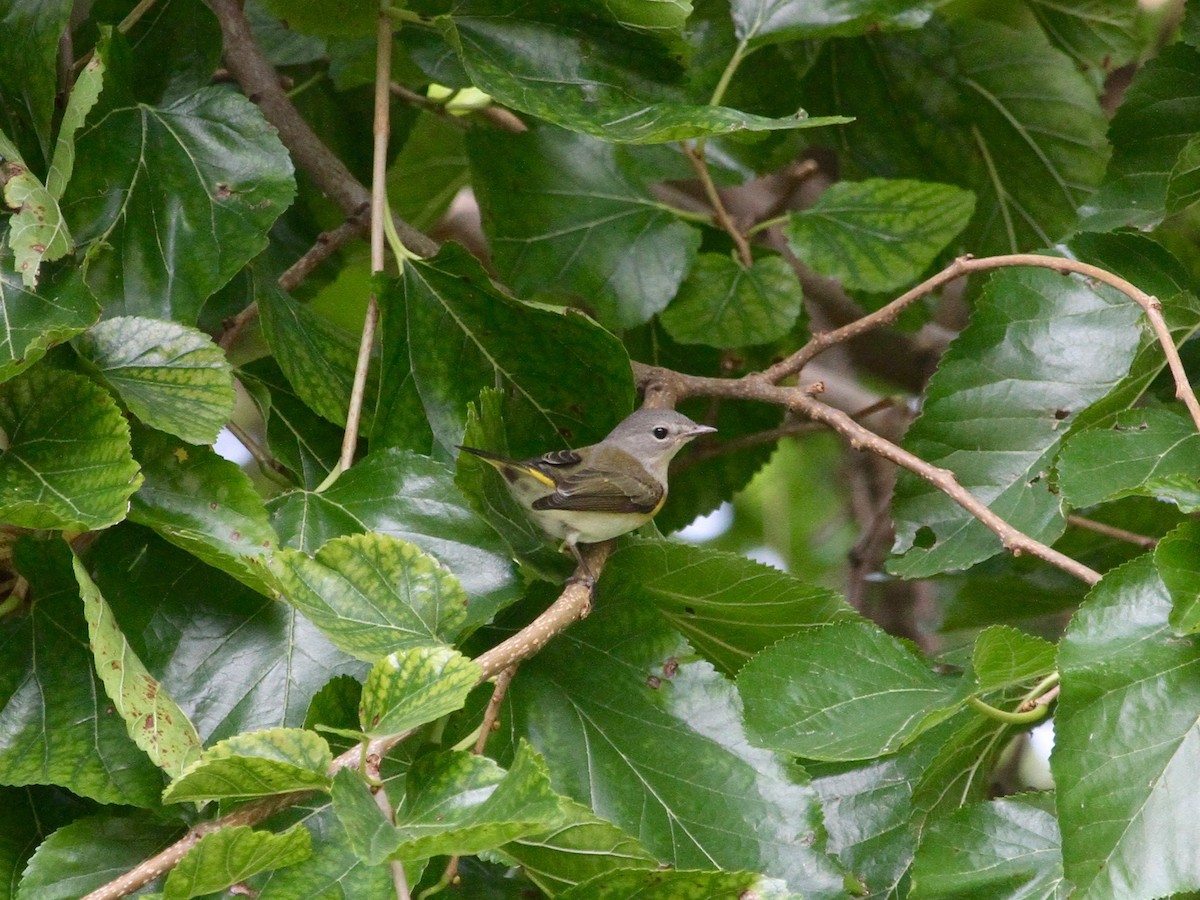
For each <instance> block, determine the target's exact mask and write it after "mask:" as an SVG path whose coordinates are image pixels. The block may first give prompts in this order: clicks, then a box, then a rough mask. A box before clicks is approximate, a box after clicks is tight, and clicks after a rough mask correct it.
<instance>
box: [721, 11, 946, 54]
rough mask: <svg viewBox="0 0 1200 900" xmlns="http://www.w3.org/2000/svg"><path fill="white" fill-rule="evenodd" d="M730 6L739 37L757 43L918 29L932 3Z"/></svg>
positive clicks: (926, 19) (924, 20)
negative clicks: (899, 29)
mask: <svg viewBox="0 0 1200 900" xmlns="http://www.w3.org/2000/svg"><path fill="white" fill-rule="evenodd" d="M731 5H732V7H733V24H734V26H735V28H736V32H737V37H738V39H739V40H744V41H747V42H749V43H750V44H751V45H752V46H759V45H761V44H765V43H771V42H775V41H789V40H795V39H797V38H806V37H817V36H831V35H838V34H847V35H853V34H864V33H866V32H868V31H876V30H880V29H882V30H893V29H898V28H920V27H921V26H922V25H924V24H925V22H926V21H928V19H929V15H930V12H931V11H932V9H933V7H934V5H935V4H932V3H913V2H912V0H850V2H846V0H816V2H813V0H809V2H805V3H780V2H778V0H734V2H733V3H732V4H731Z"/></svg>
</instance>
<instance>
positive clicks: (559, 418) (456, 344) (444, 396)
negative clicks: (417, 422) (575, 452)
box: [372, 244, 633, 455]
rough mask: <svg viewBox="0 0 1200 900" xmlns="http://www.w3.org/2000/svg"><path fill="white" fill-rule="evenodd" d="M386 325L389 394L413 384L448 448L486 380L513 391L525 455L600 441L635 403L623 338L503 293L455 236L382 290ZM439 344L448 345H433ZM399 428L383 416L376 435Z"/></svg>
mask: <svg viewBox="0 0 1200 900" xmlns="http://www.w3.org/2000/svg"><path fill="white" fill-rule="evenodd" d="M382 328H383V338H382V339H383V374H382V377H381V381H382V384H381V389H380V396H381V398H385V397H389V396H390V395H392V394H393V393H397V392H400V391H403V390H404V389H405V386H406V385H411V386H412V388H414V389H415V390H416V392H417V394H418V395H419V397H420V401H419V402H420V407H418V408H417V410H416V412H417V414H418V415H421V416H423V417H424V418H427V419H428V421H429V425H430V426H432V428H433V435H434V438H435V440H436V441H437V443H438V444H439V445H440V447H441V449H443V450H444V451H445V452H446V453H447V454H453V453H455V452H456V451H455V449H454V448H455V445H456V444H458V443H459V442H460V441H461V440H462V435H463V430H464V428H465V425H466V416H467V405H468V404H469V403H473V402H475V400H476V399H477V398H478V397H479V392H480V390H481V389H483V388H485V387H493V388H499V389H501V390H504V391H505V392H507V393H508V395H509V396H510V398H511V399H510V401H509V404H508V409H507V410H506V413H505V421H506V424H507V427H508V431H509V434H510V435H512V436H513V438H514V439H515V440H517V441H520V442H522V443H521V444H519V445H518V446H517V447H516V448H515V449H516V450H517V451H518V452H519V453H520V454H522V455H529V454H532V453H533V452H535V451H536V452H545V451H546V450H548V449H552V448H554V447H555V446H556V445H560V444H561V442H563V441H566V442H567V443H568V444H569V445H571V446H582V445H584V444H588V443H591V442H593V441H596V440H599V439H600V438H601V437H603V436H604V435H605V434H607V433H608V431H609V429H611V428H612V427H613V426H614V425H616V424H617V423H618V422H619V421H620V420H621V419H622V418H624V417H625V415H626V414H627V413H628V412H629V411H630V410H631V409H632V407H633V375H632V373H631V372H630V368H629V357H628V355H627V354H626V352H625V349H624V348H623V347H622V346H621V343H620V341H618V340H617V339H616V338H615V337H614V336H613V335H611V334H609V333H608V332H606V331H605V330H604V329H602V328H600V327H599V326H597V325H596V324H595V323H594V322H591V321H589V320H588V319H586V318H585V317H583V316H581V315H579V314H578V313H576V312H573V311H570V310H566V311H559V310H554V309H548V308H546V307H542V306H536V305H533V304H528V303H521V302H519V301H516V300H513V299H512V298H510V297H507V296H505V295H504V294H502V293H501V292H500V290H499V289H498V288H496V287H495V286H494V285H492V284H491V282H490V281H489V280H488V277H487V274H486V273H485V272H484V270H483V268H482V267H481V266H480V264H479V262H478V261H477V260H475V259H474V258H473V257H472V256H471V255H470V254H468V253H467V252H466V250H464V249H463V248H462V247H459V246H457V245H454V244H448V245H446V246H445V247H443V248H442V250H441V252H440V253H439V254H438V255H437V256H436V257H434V258H433V259H431V260H422V261H419V262H418V261H414V262H411V263H409V264H408V265H406V266H405V267H404V274H403V275H402V277H401V280H400V281H399V282H398V283H396V285H395V289H394V290H388V291H385V292H384V296H383V325H382ZM433 346H444V347H446V348H447V352H445V353H430V352H429V351H428V348H429V347H433ZM451 347H453V349H452V350H450V349H449V348H451ZM380 418H381V419H384V414H383V413H381V415H380ZM394 427H395V426H394V425H393V424H392V423H390V422H386V421H385V422H384V423H382V424H381V425H379V426H377V429H376V432H373V433H372V436H373V439H374V438H375V437H376V436H377V434H376V433H377V432H379V431H383V432H384V434H383V435H382V437H383V440H384V442H385V443H384V446H387V445H388V444H389V443H390V441H388V432H389V431H391V430H392V429H393V428H394ZM550 442H555V443H550ZM547 444H549V446H547Z"/></svg>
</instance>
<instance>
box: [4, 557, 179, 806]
mask: <svg viewBox="0 0 1200 900" xmlns="http://www.w3.org/2000/svg"><path fill="white" fill-rule="evenodd" d="M13 562H14V564H15V567H16V570H17V571H18V572H19V573H20V574H21V575H22V576H23V577H24V578H25V579H26V580H27V581H28V582H29V585H30V596H31V597H32V598H33V601H34V602H33V604H32V607H31V609H30V612H29V614H28V615H27V616H25V617H23V618H19V619H15V620H14V619H9V620H7V621H5V622H3V623H0V781H3V783H5V784H14V785H22V784H58V785H62V786H63V787H65V788H68V789H69V790H71V791H73V792H74V793H75V794H78V795H79V796H81V797H91V798H93V799H95V800H99V801H100V802H102V803H122V804H132V805H135V806H153V805H155V804H156V803H157V802H158V795H159V793H160V792H161V790H162V773H161V772H160V771H159V770H158V769H157V768H155V767H154V765H153V764H151V762H150V760H149V759H147V758H146V755H145V754H144V753H142V751H141V750H139V749H138V748H137V746H136V745H135V744H134V743H133V741H132V740H130V738H129V733H128V732H127V731H126V729H125V723H124V721H122V720H121V718H120V717H119V716H114V715H112V714H111V713H110V712H109V709H108V707H109V701H108V699H107V697H106V696H105V693H104V686H103V685H102V684H101V683H100V679H99V678H98V677H97V676H96V674H95V671H96V670H95V665H94V663H93V660H92V655H91V653H90V652H89V651H88V632H87V623H86V622H85V621H84V618H83V608H82V606H81V605H80V602H79V585H78V584H77V583H76V581H75V578H74V576H73V575H72V571H71V552H70V550H69V549H68V548H67V546H66V544H65V543H63V542H61V541H34V540H32V539H30V538H23V539H22V540H20V541H18V542H17V544H16V545H15V547H14V553H13Z"/></svg>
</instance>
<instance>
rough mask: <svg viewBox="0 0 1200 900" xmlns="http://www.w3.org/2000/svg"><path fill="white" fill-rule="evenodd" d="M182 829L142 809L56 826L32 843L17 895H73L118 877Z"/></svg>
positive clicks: (63, 899) (60, 899)
mask: <svg viewBox="0 0 1200 900" xmlns="http://www.w3.org/2000/svg"><path fill="white" fill-rule="evenodd" d="M182 831H183V829H182V828H180V827H179V826H177V825H169V824H164V823H163V822H162V821H161V819H159V818H156V817H152V816H150V815H147V814H143V815H132V816H131V815H113V814H111V813H109V814H99V815H94V816H87V817H85V818H81V819H77V820H76V821H74V822H72V823H71V824H69V825H66V826H64V827H62V828H60V829H58V830H57V831H56V832H54V834H52V835H50V837H49V838H47V839H46V841H45V842H44V843H43V844H42V845H41V846H40V847H38V848H37V851H36V852H35V853H34V855H33V857H32V858H31V859H30V860H29V867H28V869H26V871H25V873H24V874H25V877H24V878H23V879H22V880H21V884H20V892H19V893H18V894H17V896H18V897H20V898H25V897H29V898H38V900H74V898H77V897H82V896H83V895H84V894H86V893H89V892H91V891H93V890H98V889H99V888H101V887H103V886H104V885H106V884H108V883H109V882H110V881H112V880H113V879H116V878H119V877H120V876H122V875H124V874H125V873H126V872H128V871H129V870H130V869H132V868H134V867H135V866H137V865H138V863H140V862H142V860H144V859H146V858H147V857H150V856H153V855H154V854H155V853H157V852H158V851H160V850H161V849H162V848H163V847H165V846H167V845H168V844H170V843H171V842H172V841H174V840H177V839H178V838H179V837H180V836H181V834H182Z"/></svg>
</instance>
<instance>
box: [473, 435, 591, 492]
mask: <svg viewBox="0 0 1200 900" xmlns="http://www.w3.org/2000/svg"><path fill="white" fill-rule="evenodd" d="M458 449H459V450H465V451H467V452H468V453H471V454H473V455H475V456H478V457H479V458H480V459H482V460H483V461H484V462H486V463H488V464H489V465H492V466H494V467H495V468H496V469H497V470H499V472H500V474H502V475H503V476H504V477H505V479H506V480H508V481H509V482H515V481H516V480H517V478H518V477H520V476H521V475H525V476H527V477H529V478H533V479H534V480H535V481H540V482H541V483H542V484H544V485H545V486H546V487H548V488H553V487H556V486H557V484H558V481H559V479H560V477H561V476H560V475H559V472H558V471H557V470H559V469H561V468H563V467H566V466H573V465H576V464H577V463H578V462H579V459H580V457H579V454H578V453H576V452H575V451H574V450H555V451H553V452H551V453H546V454H543V455H542V456H535V457H534V458H533V459H509V458H508V457H507V456H501V455H500V454H499V453H493V452H492V451H490V450H480V449H479V448H477V447H464V446H463V445H462V444H459V445H458Z"/></svg>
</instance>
